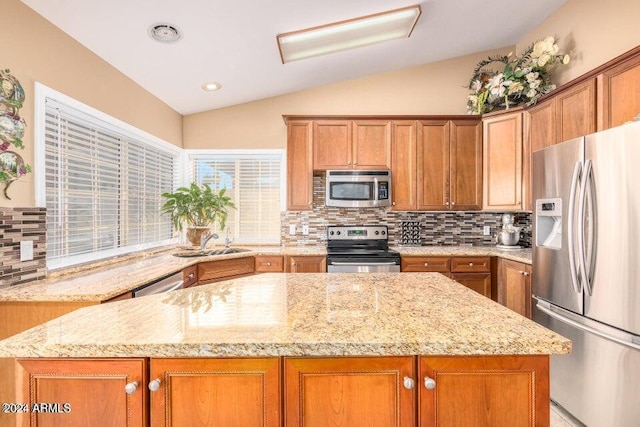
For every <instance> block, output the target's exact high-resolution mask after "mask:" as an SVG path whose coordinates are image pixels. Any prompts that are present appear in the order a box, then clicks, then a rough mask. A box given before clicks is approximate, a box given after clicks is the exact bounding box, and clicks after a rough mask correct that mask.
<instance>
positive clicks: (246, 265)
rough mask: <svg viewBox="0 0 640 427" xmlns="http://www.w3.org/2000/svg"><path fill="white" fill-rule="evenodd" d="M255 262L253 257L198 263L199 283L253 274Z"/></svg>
mask: <svg viewBox="0 0 640 427" xmlns="http://www.w3.org/2000/svg"><path fill="white" fill-rule="evenodd" d="M254 262H255V261H254V259H253V257H242V258H233V259H223V260H219V261H208V262H201V263H200V264H198V284H199V285H202V284H205V283H211V282H216V281H219V280H226V279H231V278H233V277H239V276H244V275H247V274H253V272H254Z"/></svg>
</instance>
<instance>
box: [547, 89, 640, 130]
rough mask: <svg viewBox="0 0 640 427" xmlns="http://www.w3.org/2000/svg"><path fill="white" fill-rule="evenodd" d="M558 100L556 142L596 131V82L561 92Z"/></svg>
mask: <svg viewBox="0 0 640 427" xmlns="http://www.w3.org/2000/svg"><path fill="white" fill-rule="evenodd" d="M639 87H640V86H639ZM555 99H556V101H555V102H556V130H557V132H558V134H557V137H556V140H557V141H558V142H563V141H567V140H569V139H573V138H578V137H580V136H583V135H588V134H590V133H593V132H595V131H596V81H595V79H591V80H587V81H586V82H583V83H580V84H579V85H576V86H574V87H572V88H571V89H569V90H567V91H565V92H561V93H560V94H558V95H557V96H555Z"/></svg>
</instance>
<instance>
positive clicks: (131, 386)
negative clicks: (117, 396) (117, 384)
mask: <svg viewBox="0 0 640 427" xmlns="http://www.w3.org/2000/svg"><path fill="white" fill-rule="evenodd" d="M137 389H138V381H134V382H132V383H127V385H125V386H124V392H125V393H127V394H133V393H135V392H136V390H137Z"/></svg>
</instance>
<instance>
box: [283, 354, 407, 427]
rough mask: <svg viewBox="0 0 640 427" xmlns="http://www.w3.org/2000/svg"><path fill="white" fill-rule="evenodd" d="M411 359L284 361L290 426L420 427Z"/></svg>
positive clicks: (344, 358)
mask: <svg viewBox="0 0 640 427" xmlns="http://www.w3.org/2000/svg"><path fill="white" fill-rule="evenodd" d="M414 363H415V362H414V358H413V357H361V358H358V357H342V358H317V359H313V358H306V359H298V358H285V361H284V376H285V423H284V424H285V425H286V426H287V427H293V426H301V427H302V426H304V427H316V426H317V427H326V426H345V427H346V426H385V427H386V426H394V427H405V426H414V425H416V420H415V410H416V401H415V399H416V398H415V390H414V389H413V387H414V386H413V385H412V384H408V383H407V386H410V387H411V388H407V387H406V386H405V377H407V378H409V379H410V381H413V379H414V378H415V368H414Z"/></svg>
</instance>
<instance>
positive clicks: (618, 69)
mask: <svg viewBox="0 0 640 427" xmlns="http://www.w3.org/2000/svg"><path fill="white" fill-rule="evenodd" d="M631 53H632V54H631V55H629V57H628V58H626V59H625V60H623V61H621V62H620V61H619V62H617V63H616V64H615V65H613V66H611V67H609V68H607V69H606V70H604V72H603V73H602V74H600V75H599V76H598V77H597V78H598V83H599V86H600V87H601V88H602V91H601V94H600V93H599V100H598V110H599V120H598V122H599V123H598V130H603V129H609V128H611V127H614V126H618V125H621V124H623V123H626V122H628V121H631V120H634V119H635V118H636V117H638V116H640V48H636V49H635V50H634V51H633V52H631Z"/></svg>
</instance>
